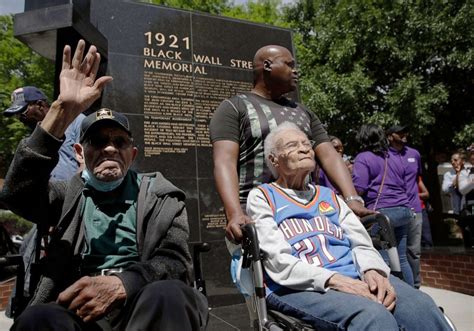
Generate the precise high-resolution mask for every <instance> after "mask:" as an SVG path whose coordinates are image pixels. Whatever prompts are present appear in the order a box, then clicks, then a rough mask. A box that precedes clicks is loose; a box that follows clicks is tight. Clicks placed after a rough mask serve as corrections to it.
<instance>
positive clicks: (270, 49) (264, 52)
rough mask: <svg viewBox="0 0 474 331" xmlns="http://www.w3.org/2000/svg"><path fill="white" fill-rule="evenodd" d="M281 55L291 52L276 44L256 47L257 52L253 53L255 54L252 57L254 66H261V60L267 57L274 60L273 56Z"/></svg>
mask: <svg viewBox="0 0 474 331" xmlns="http://www.w3.org/2000/svg"><path fill="white" fill-rule="evenodd" d="M282 55H289V56H292V55H291V52H290V51H289V50H288V49H287V48H285V47H283V46H278V45H267V46H263V47H262V48H260V49H258V50H257V52H256V53H255V56H254V58H253V65H254V68H256V67H258V66H262V65H263V62H264V61H265V60H267V59H271V60H274V59H275V58H277V57H279V56H282Z"/></svg>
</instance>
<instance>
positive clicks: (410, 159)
mask: <svg viewBox="0 0 474 331" xmlns="http://www.w3.org/2000/svg"><path fill="white" fill-rule="evenodd" d="M386 133H387V139H388V143H389V145H390V147H389V150H390V153H392V154H394V155H396V156H398V157H400V158H401V159H402V161H403V163H404V165H405V183H406V187H407V194H408V199H409V203H410V205H409V206H410V208H411V209H412V210H413V211H414V212H415V219H414V220H413V221H412V222H410V223H409V224H408V238H407V257H408V263H410V266H411V269H412V271H413V280H414V286H415V287H416V288H420V285H421V278H420V257H421V230H422V225H423V214H422V208H421V201H420V198H419V195H418V191H419V185H420V183H419V182H420V180H421V169H422V167H421V156H420V153H419V152H418V151H417V150H416V149H414V148H411V147H408V146H406V143H407V137H408V132H407V130H406V127H405V126H401V125H394V126H392V127H390V128H388V129H387V131H386Z"/></svg>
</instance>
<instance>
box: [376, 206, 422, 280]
mask: <svg viewBox="0 0 474 331" xmlns="http://www.w3.org/2000/svg"><path fill="white" fill-rule="evenodd" d="M378 211H379V212H380V213H382V214H384V215H385V216H387V217H388V218H389V219H390V224H391V225H392V227H393V231H394V232H395V238H396V239H397V251H398V257H399V259H400V267H401V269H402V274H403V280H404V281H405V282H406V283H407V284H409V285H411V286H413V284H414V280H413V271H412V269H411V267H410V264H409V263H408V258H407V238H408V229H409V223H410V222H413V221H414V214H413V212H412V211H411V209H410V208H406V207H392V208H381V209H378ZM380 254H381V255H382V257H383V259H384V260H385V262H387V264H388V255H387V254H386V252H385V251H381V252H380Z"/></svg>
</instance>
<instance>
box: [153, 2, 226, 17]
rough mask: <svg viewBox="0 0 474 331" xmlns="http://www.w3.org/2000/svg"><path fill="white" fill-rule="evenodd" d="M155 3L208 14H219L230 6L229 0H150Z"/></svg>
mask: <svg viewBox="0 0 474 331" xmlns="http://www.w3.org/2000/svg"><path fill="white" fill-rule="evenodd" d="M149 2H151V3H154V4H156V5H164V6H168V7H173V8H179V9H188V10H198V11H202V12H205V13H209V14H216V15H218V14H221V13H222V12H223V11H224V10H227V9H228V8H229V6H230V4H229V0H151V1H149Z"/></svg>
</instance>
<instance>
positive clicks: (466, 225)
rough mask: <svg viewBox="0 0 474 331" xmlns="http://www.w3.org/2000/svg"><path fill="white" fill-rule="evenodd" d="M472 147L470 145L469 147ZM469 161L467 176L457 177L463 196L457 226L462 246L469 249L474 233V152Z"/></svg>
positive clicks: (473, 243)
mask: <svg viewBox="0 0 474 331" xmlns="http://www.w3.org/2000/svg"><path fill="white" fill-rule="evenodd" d="M471 146H472V145H471ZM469 161H470V163H471V167H470V168H469V170H468V173H467V176H466V174H465V173H463V174H461V175H460V176H459V180H458V183H459V192H460V193H461V194H462V195H463V196H464V206H463V208H462V210H461V217H460V220H459V226H460V227H461V230H462V235H463V240H464V246H465V247H468V248H471V247H472V246H473V245H474V242H473V240H472V235H473V232H474V151H472V150H471V151H470V155H469Z"/></svg>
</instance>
